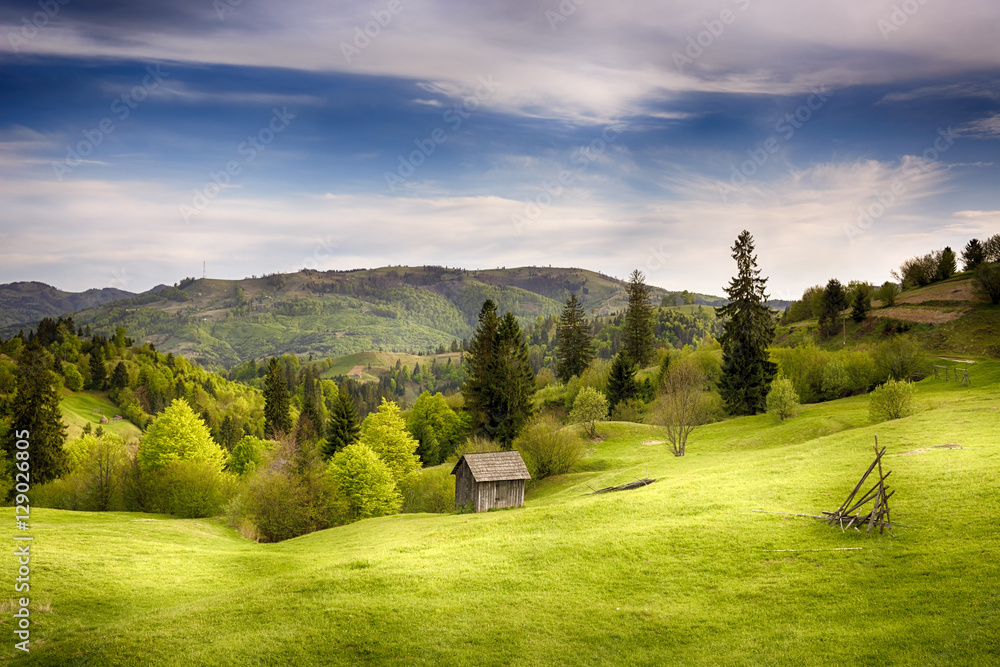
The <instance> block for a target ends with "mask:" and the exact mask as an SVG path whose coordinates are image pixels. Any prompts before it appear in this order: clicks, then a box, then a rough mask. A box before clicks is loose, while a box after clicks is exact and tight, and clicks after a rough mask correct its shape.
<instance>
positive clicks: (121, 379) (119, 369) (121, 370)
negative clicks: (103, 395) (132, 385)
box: [111, 361, 128, 390]
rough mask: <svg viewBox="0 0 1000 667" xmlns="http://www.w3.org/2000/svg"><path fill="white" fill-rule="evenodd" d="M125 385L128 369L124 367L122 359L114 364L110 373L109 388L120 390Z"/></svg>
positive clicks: (126, 384) (126, 383)
mask: <svg viewBox="0 0 1000 667" xmlns="http://www.w3.org/2000/svg"><path fill="white" fill-rule="evenodd" d="M127 386H128V369H127V368H125V362H124V361H119V362H118V363H117V364H115V370H114V371H113V372H112V373H111V388H112V389H118V390H121V389H124V388H125V387H127Z"/></svg>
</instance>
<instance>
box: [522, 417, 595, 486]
mask: <svg viewBox="0 0 1000 667" xmlns="http://www.w3.org/2000/svg"><path fill="white" fill-rule="evenodd" d="M514 449H516V450H517V451H519V452H520V453H521V456H522V458H524V463H525V465H527V466H528V471H529V472H530V473H531V476H532V478H534V479H543V478H545V477H549V476H551V475H562V474H564V473H567V472H569V471H570V470H571V469H572V468H573V466H574V465H576V464H577V463H578V462H579V461H580V460H581V459H582V458H583V457H584V456H586V455H587V447H586V445H584V443H583V439H582V438H580V436H579V435H577V434H576V433H574V432H573V431H572V430H570V429H568V428H562V425H561V424H560V423H559V422H557V421H556V420H555V419H552V418H551V417H542V418H540V419H536V420H535V421H533V422H531V423H530V424H528V425H527V426H526V427H525V428H524V430H523V431H522V432H521V435H519V436H518V437H517V439H516V440H514Z"/></svg>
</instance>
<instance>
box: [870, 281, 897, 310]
mask: <svg viewBox="0 0 1000 667" xmlns="http://www.w3.org/2000/svg"><path fill="white" fill-rule="evenodd" d="M898 294H899V285H897V284H896V283H894V282H892V281H891V280H887V281H885V282H884V283H882V286H881V287H879V288H878V291H877V292H875V298H876V299H878V300H879V301H881V302H882V307H883V308H888V307H890V306H895V305H896V296H897V295H898Z"/></svg>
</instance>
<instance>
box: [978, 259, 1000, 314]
mask: <svg viewBox="0 0 1000 667" xmlns="http://www.w3.org/2000/svg"><path fill="white" fill-rule="evenodd" d="M972 284H973V288H974V289H975V291H976V292H977V293H978V294H979V295H981V296H982V297H983V298H986V299H989V301H990V303H992V304H993V305H994V306H995V305H997V304H1000V262H992V263H986V262H984V263H982V264H980V265H979V267H978V268H977V269H976V276H975V279H974V280H973V283H972Z"/></svg>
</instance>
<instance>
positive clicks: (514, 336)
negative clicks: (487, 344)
mask: <svg viewBox="0 0 1000 667" xmlns="http://www.w3.org/2000/svg"><path fill="white" fill-rule="evenodd" d="M491 375H492V376H493V381H494V383H495V386H496V390H495V393H494V396H495V400H496V403H495V408H494V410H492V411H491V419H490V424H489V430H490V431H492V432H491V433H490V435H491V436H492V437H493V438H494V439H495V440H497V441H498V442H499V443H500V446H501V447H503V448H504V449H510V447H511V445H512V444H513V442H514V438H516V437H517V436H518V434H519V433H520V432H521V429H523V428H524V425H525V424H526V423H527V422H528V417H530V416H531V396H532V394H534V393H535V373H534V371H533V370H532V369H531V362H530V361H529V360H528V344H527V343H526V342H525V340H524V335H523V334H522V333H521V327H520V326H518V324H517V319H516V318H515V317H514V315H513V313H507V314H506V315H504V316H503V318H502V319H501V320H500V326H499V328H498V329H497V348H496V352H495V354H494V355H493V371H492V373H491Z"/></svg>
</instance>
